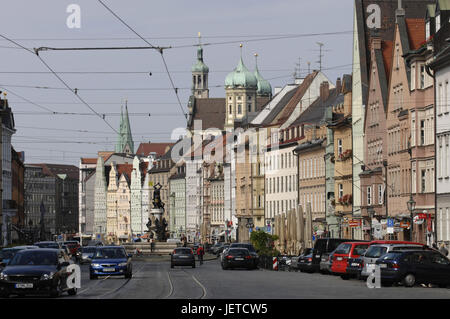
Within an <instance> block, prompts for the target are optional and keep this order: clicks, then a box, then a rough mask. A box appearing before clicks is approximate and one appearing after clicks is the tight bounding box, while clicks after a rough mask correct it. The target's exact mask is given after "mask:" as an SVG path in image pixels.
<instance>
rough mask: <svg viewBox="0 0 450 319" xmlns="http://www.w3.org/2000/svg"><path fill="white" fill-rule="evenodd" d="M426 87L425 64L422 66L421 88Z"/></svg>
mask: <svg viewBox="0 0 450 319" xmlns="http://www.w3.org/2000/svg"><path fill="white" fill-rule="evenodd" d="M424 87H425V65H423V64H422V65H421V66H420V88H421V89H423V88H424Z"/></svg>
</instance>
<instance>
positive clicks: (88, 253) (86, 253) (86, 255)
mask: <svg viewBox="0 0 450 319" xmlns="http://www.w3.org/2000/svg"><path fill="white" fill-rule="evenodd" d="M96 249H97V247H96V246H84V247H81V248H80V249H79V251H78V253H79V259H78V260H79V262H80V264H84V263H89V262H90V261H91V260H92V257H93V256H94V254H95V250H96Z"/></svg>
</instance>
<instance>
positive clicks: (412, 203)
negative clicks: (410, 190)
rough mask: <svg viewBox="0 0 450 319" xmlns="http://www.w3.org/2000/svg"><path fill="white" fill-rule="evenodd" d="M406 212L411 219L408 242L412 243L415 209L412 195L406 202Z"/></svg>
mask: <svg viewBox="0 0 450 319" xmlns="http://www.w3.org/2000/svg"><path fill="white" fill-rule="evenodd" d="M407 205H408V210H409V213H410V218H411V225H410V226H409V227H410V232H409V240H410V241H413V238H414V237H413V229H414V216H413V215H414V209H415V208H416V202H415V201H414V199H413V197H412V194H410V195H409V201H408V202H407Z"/></svg>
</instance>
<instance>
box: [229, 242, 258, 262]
mask: <svg viewBox="0 0 450 319" xmlns="http://www.w3.org/2000/svg"><path fill="white" fill-rule="evenodd" d="M230 248H247V249H248V251H249V252H250V256H252V260H253V267H254V268H257V267H258V263H259V256H258V254H257V252H256V250H255V247H253V245H252V244H247V243H232V244H231V245H230Z"/></svg>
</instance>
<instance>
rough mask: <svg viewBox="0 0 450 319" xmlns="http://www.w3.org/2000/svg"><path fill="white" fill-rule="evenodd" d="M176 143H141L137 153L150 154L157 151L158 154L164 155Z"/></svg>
mask: <svg viewBox="0 0 450 319" xmlns="http://www.w3.org/2000/svg"><path fill="white" fill-rule="evenodd" d="M173 145H175V143H141V144H140V145H139V147H138V149H137V151H136V155H141V156H148V155H149V154H150V153H152V152H155V153H156V154H157V155H158V156H162V155H164V154H165V153H166V152H167V151H168V150H169V148H170V147H171V146H173Z"/></svg>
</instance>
